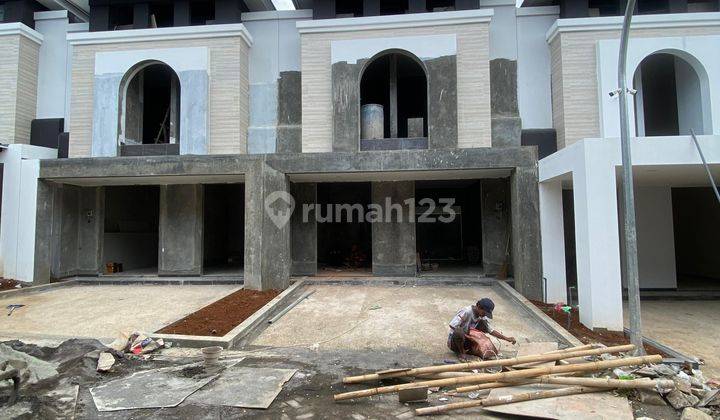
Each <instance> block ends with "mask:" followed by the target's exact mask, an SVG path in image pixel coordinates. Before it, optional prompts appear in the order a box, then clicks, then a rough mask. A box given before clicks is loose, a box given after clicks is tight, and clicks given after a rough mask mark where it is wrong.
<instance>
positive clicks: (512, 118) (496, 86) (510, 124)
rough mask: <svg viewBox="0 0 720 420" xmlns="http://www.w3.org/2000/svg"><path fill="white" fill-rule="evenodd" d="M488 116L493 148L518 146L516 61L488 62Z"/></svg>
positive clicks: (498, 60) (518, 114)
mask: <svg viewBox="0 0 720 420" xmlns="http://www.w3.org/2000/svg"><path fill="white" fill-rule="evenodd" d="M490 115H491V127H492V145H493V147H508V146H520V137H521V131H522V123H521V121H520V112H519V110H518V99H517V61H513V60H507V59H503V58H498V59H495V60H492V61H490Z"/></svg>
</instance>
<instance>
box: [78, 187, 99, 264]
mask: <svg viewBox="0 0 720 420" xmlns="http://www.w3.org/2000/svg"><path fill="white" fill-rule="evenodd" d="M79 211H80V215H79V220H78V274H80V275H97V274H99V273H102V271H103V262H102V244H103V234H104V233H105V189H104V188H103V187H85V188H81V189H80V208H79Z"/></svg>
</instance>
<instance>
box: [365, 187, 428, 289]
mask: <svg viewBox="0 0 720 420" xmlns="http://www.w3.org/2000/svg"><path fill="white" fill-rule="evenodd" d="M371 194H372V198H371V201H372V203H373V204H374V205H379V206H380V208H382V213H383V220H382V221H379V222H375V223H373V224H372V271H373V274H374V275H376V276H413V275H415V270H416V260H417V258H416V255H415V252H416V251H415V245H416V244H415V223H414V222H415V221H414V220H411V218H412V214H411V213H410V208H409V207H408V204H407V203H405V200H409V199H413V198H414V197H415V182H414V181H402V182H373V183H372V193H371ZM413 205H414V204H413ZM391 206H392V207H391ZM371 210H372V209H371ZM412 210H413V213H414V209H412Z"/></svg>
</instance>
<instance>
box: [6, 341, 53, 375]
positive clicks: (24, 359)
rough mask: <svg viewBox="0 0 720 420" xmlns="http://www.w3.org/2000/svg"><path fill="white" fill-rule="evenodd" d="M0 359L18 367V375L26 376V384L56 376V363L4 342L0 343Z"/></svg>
mask: <svg viewBox="0 0 720 420" xmlns="http://www.w3.org/2000/svg"><path fill="white" fill-rule="evenodd" d="M0 360H8V361H9V362H10V363H9V364H10V366H12V367H15V368H18V370H20V376H24V377H27V381H26V382H27V384H36V383H38V382H40V381H44V380H46V379H51V378H55V377H57V376H58V371H57V365H56V364H54V363H50V362H46V361H44V360H40V359H38V358H37V357H33V356H30V355H29V354H25V353H23V352H20V351H17V350H14V349H13V348H11V347H10V346H7V345H5V344H0ZM23 382H25V381H23Z"/></svg>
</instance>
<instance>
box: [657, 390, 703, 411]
mask: <svg viewBox="0 0 720 420" xmlns="http://www.w3.org/2000/svg"><path fill="white" fill-rule="evenodd" d="M665 398H667V400H668V402H669V403H670V405H672V406H673V408H674V409H676V410H680V409H682V408H685V407H692V406H694V405H697V403H699V402H700V400H699V399H698V397H696V396H694V395H692V394H685V393H683V392H680V391H678V390H677V389H673V390H672V391H670V392H669V393H668V394H667V395H666V396H665Z"/></svg>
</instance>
